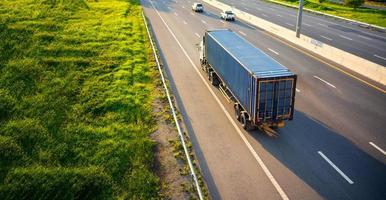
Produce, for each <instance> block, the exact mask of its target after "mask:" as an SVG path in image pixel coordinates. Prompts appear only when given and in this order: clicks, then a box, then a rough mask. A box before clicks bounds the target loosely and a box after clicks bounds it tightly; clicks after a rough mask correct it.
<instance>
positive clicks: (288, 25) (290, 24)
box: [285, 23, 294, 26]
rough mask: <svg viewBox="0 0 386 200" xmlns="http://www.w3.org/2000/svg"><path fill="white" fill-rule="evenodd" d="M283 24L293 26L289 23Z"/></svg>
mask: <svg viewBox="0 0 386 200" xmlns="http://www.w3.org/2000/svg"><path fill="white" fill-rule="evenodd" d="M285 24H287V25H288V26H294V25H293V24H290V23H285Z"/></svg>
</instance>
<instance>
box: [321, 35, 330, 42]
mask: <svg viewBox="0 0 386 200" xmlns="http://www.w3.org/2000/svg"><path fill="white" fill-rule="evenodd" d="M320 37H322V38H324V39H326V40H330V41H332V39H331V38H329V37H326V36H324V35H320Z"/></svg>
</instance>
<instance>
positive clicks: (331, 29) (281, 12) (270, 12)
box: [219, 0, 386, 66]
mask: <svg viewBox="0 0 386 200" xmlns="http://www.w3.org/2000/svg"><path fill="white" fill-rule="evenodd" d="M219 1H221V2H223V3H226V4H228V5H231V6H234V7H235V8H238V9H240V10H242V11H244V12H247V13H250V14H252V15H255V16H257V17H260V18H262V19H265V20H267V21H270V22H272V23H275V24H277V25H280V26H283V27H285V28H288V29H291V30H294V31H295V27H296V19H297V12H298V10H297V9H293V8H289V7H285V6H280V5H277V4H273V3H269V2H265V1H260V0H219ZM302 21H303V23H302V24H303V26H302V31H301V32H302V34H304V35H306V36H309V37H311V38H314V39H316V40H319V41H321V42H323V43H326V44H328V45H331V46H334V47H336V48H338V49H342V50H344V51H347V52H350V53H352V54H354V55H357V56H359V57H362V58H365V59H367V60H370V61H372V62H374V63H377V64H380V65H383V66H386V33H382V32H379V31H375V30H370V29H367V28H363V27H360V26H358V25H353V24H350V23H348V22H346V21H343V20H338V19H332V18H328V17H323V16H320V15H316V14H313V13H309V12H303V19H302Z"/></svg>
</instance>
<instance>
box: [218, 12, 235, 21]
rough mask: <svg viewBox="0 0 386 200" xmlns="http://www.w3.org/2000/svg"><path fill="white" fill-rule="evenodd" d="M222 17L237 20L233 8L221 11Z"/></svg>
mask: <svg viewBox="0 0 386 200" xmlns="http://www.w3.org/2000/svg"><path fill="white" fill-rule="evenodd" d="M220 15H221V19H224V20H226V21H227V20H230V21H235V14H233V12H232V11H231V10H224V11H222V12H221V13H220Z"/></svg>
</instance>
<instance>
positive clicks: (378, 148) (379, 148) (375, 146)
mask: <svg viewBox="0 0 386 200" xmlns="http://www.w3.org/2000/svg"><path fill="white" fill-rule="evenodd" d="M369 144H370V145H371V146H373V147H374V148H376V149H377V150H378V151H380V152H381V153H382V154H383V155H385V156H386V151H384V150H383V149H381V147H379V146H377V145H376V144H374V143H373V142H369Z"/></svg>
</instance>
